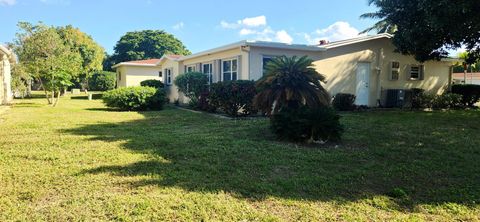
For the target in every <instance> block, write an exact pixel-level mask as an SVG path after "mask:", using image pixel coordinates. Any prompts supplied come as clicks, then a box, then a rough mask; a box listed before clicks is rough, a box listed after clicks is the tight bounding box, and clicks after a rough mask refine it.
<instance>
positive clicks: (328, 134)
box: [270, 106, 343, 142]
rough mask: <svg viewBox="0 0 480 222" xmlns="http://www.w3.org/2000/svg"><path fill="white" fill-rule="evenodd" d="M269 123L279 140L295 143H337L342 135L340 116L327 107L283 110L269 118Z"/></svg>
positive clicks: (303, 107)
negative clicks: (313, 141)
mask: <svg viewBox="0 0 480 222" xmlns="http://www.w3.org/2000/svg"><path fill="white" fill-rule="evenodd" d="M270 123H271V126H270V127H271V129H272V131H273V133H275V135H277V137H278V138H279V139H284V140H291V141H296V142H305V141H312V140H315V141H318V140H321V141H324V142H325V141H339V140H340V138H341V135H342V133H343V127H342V125H341V124H340V116H339V115H338V114H337V113H336V112H335V110H334V109H332V108H329V107H320V108H315V109H311V108H308V107H306V106H302V107H300V108H297V109H292V108H284V109H282V110H280V111H279V112H277V113H275V114H273V115H272V116H271V118H270Z"/></svg>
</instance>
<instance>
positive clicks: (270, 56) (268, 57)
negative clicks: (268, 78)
mask: <svg viewBox="0 0 480 222" xmlns="http://www.w3.org/2000/svg"><path fill="white" fill-rule="evenodd" d="M276 57H279V56H277V55H262V76H265V65H266V64H265V62H264V60H265V59H270V60H272V59H274V58H276Z"/></svg>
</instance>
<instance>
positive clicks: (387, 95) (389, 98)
mask: <svg viewBox="0 0 480 222" xmlns="http://www.w3.org/2000/svg"><path fill="white" fill-rule="evenodd" d="M383 93H384V102H383V104H384V106H385V107H386V108H402V107H403V106H404V105H405V102H406V98H405V97H406V90H404V89H386V90H384V92H383Z"/></svg>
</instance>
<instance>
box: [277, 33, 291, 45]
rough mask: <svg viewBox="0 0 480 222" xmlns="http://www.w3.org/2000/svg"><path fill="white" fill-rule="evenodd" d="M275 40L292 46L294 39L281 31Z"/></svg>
mask: <svg viewBox="0 0 480 222" xmlns="http://www.w3.org/2000/svg"><path fill="white" fill-rule="evenodd" d="M275 40H276V41H279V42H283V43H288V44H292V42H293V38H292V36H290V35H289V34H288V32H287V31H285V30H280V31H278V32H277V33H276V34H275Z"/></svg>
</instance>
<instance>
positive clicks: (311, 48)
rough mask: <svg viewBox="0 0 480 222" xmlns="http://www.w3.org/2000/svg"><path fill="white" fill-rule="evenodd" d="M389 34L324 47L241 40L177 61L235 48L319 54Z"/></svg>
mask: <svg viewBox="0 0 480 222" xmlns="http://www.w3.org/2000/svg"><path fill="white" fill-rule="evenodd" d="M392 37H393V36H392V35H391V34H387V33H382V34H377V35H370V36H368V35H365V36H360V37H356V38H351V39H346V40H342V41H335V42H331V43H327V44H325V45H305V44H288V43H280V42H265V41H249V40H243V41H240V42H235V43H232V44H228V45H224V46H221V47H217V48H213V49H210V50H206V51H203V52H199V53H195V54H192V55H189V56H184V57H182V58H180V59H177V60H178V61H183V60H186V59H191V58H195V57H199V56H204V55H209V54H213V53H216V52H221V51H226V50H230V49H233V48H237V47H244V46H254V47H264V48H275V49H291V50H303V51H313V52H321V51H327V50H328V49H331V48H335V47H340V46H346V45H351V44H356V43H360V42H365V41H370V40H374V39H381V38H392Z"/></svg>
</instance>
